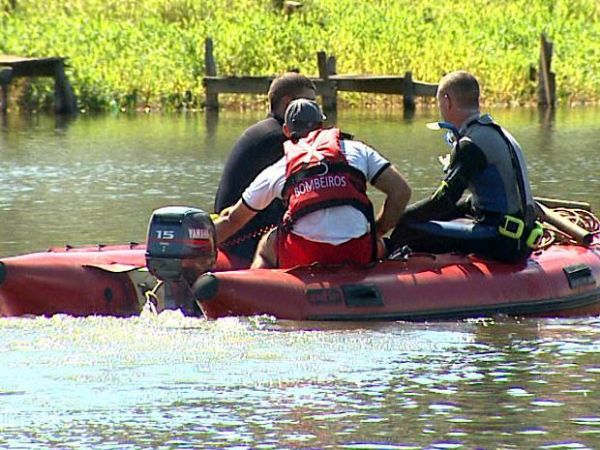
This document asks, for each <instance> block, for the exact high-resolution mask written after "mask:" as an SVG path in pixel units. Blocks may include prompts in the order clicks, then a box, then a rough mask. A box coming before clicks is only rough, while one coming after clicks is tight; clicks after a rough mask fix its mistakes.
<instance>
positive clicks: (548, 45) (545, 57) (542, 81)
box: [538, 34, 556, 108]
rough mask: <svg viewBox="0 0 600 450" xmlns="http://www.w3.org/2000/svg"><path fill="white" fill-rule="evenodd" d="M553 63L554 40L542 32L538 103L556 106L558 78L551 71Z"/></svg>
mask: <svg viewBox="0 0 600 450" xmlns="http://www.w3.org/2000/svg"><path fill="white" fill-rule="evenodd" d="M551 64H552V42H550V41H548V40H547V39H546V35H545V34H542V36H541V39H540V63H539V70H538V105H543V106H549V107H551V108H552V107H554V104H555V101H556V79H555V75H554V73H553V72H551V71H550V66H551Z"/></svg>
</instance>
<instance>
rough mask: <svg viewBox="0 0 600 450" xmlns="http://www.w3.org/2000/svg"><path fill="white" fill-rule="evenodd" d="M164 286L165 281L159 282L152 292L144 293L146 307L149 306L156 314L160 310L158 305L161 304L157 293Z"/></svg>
mask: <svg viewBox="0 0 600 450" xmlns="http://www.w3.org/2000/svg"><path fill="white" fill-rule="evenodd" d="M162 285H163V281H162V280H157V281H156V284H155V285H154V287H153V288H152V289H151V290H148V291H146V292H144V297H145V298H146V305H148V306H149V307H150V309H151V310H152V312H154V313H156V311H157V309H158V303H159V300H158V295H157V292H158V290H159V289H160V288H161V286H162Z"/></svg>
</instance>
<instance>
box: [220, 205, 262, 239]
mask: <svg viewBox="0 0 600 450" xmlns="http://www.w3.org/2000/svg"><path fill="white" fill-rule="evenodd" d="M256 213H257V211H254V210H253V209H250V208H248V206H246V205H245V204H244V202H243V201H242V199H240V200H238V202H237V203H236V204H235V205H233V206H231V207H230V208H226V209H224V210H223V212H222V213H221V215H220V216H219V217H218V218H217V219H216V220H215V230H216V235H217V245H220V244H222V243H223V242H225V241H226V240H227V239H228V238H229V237H230V236H231V235H233V234H234V233H236V232H237V231H238V230H239V229H241V228H242V227H243V226H244V225H246V224H247V223H248V222H249V221H250V219H252V218H253V217H254V216H255V215H256Z"/></svg>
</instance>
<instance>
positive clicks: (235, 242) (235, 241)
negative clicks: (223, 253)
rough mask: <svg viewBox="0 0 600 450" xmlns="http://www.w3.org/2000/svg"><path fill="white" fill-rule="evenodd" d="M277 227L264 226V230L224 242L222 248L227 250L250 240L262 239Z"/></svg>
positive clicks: (260, 229)
mask: <svg viewBox="0 0 600 450" xmlns="http://www.w3.org/2000/svg"><path fill="white" fill-rule="evenodd" d="M275 227H276V225H267V226H264V227H262V228H259V229H257V230H254V231H253V232H251V233H246V234H243V235H241V236H238V237H235V238H231V239H228V240H227V241H225V242H223V243H222V244H221V247H224V248H227V247H235V246H236V245H239V244H241V243H243V242H246V241H248V240H250V239H254V238H257V237H258V238H260V237H262V236H263V235H264V234H267V233H268V232H269V231H271V230H272V229H273V228H275Z"/></svg>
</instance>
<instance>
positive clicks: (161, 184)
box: [0, 109, 600, 450]
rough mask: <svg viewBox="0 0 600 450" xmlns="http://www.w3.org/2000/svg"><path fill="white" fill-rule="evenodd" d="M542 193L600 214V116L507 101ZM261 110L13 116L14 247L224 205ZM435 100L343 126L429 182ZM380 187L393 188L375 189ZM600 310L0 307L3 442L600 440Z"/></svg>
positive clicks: (110, 235)
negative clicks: (583, 315)
mask: <svg viewBox="0 0 600 450" xmlns="http://www.w3.org/2000/svg"><path fill="white" fill-rule="evenodd" d="M493 113H494V116H495V117H496V118H497V119H498V120H499V121H500V123H502V124H503V125H505V126H506V127H507V128H508V129H509V130H510V131H512V132H513V134H515V135H516V136H517V138H518V139H519V140H520V141H521V143H522V144H523V147H524V148H525V149H526V152H527V157H528V161H529V165H530V167H531V179H532V182H533V184H534V191H535V192H536V193H537V194H538V195H543V196H548V197H560V198H568V199H575V200H587V201H589V202H591V203H592V205H593V206H594V207H595V209H596V210H598V209H599V208H600V179H599V177H598V174H599V173H600V158H598V157H597V149H596V145H597V142H598V141H599V137H600V120H599V118H600V110H598V109H580V110H558V111H556V113H555V114H554V115H552V114H550V115H548V116H547V115H545V114H541V115H540V113H538V111H537V110H533V109H532V110H499V111H494V112H493ZM260 117H261V114H260V113H248V114H238V113H231V112H221V113H220V115H219V116H218V119H215V116H206V117H205V116H204V115H202V114H198V115H190V116H184V115H176V116H168V115H167V116H162V115H147V116H133V117H130V116H116V117H107V116H103V117H86V116H82V117H79V118H77V119H75V120H73V121H66V122H62V121H60V119H56V118H54V117H46V116H34V117H30V118H25V117H20V116H7V117H4V118H3V122H2V124H1V125H2V127H1V129H0V185H1V186H2V188H1V189H0V224H1V225H0V254H2V255H6V254H14V253H19V252H27V251H33V250H39V249H43V248H45V247H48V246H50V245H63V244H65V243H67V242H68V243H71V244H81V243H94V242H106V243H111V242H125V241H130V240H137V241H140V240H143V239H144V236H145V232H146V225H147V220H148V218H149V216H150V213H151V211H152V210H154V209H155V208H157V207H159V206H163V205H166V204H189V205H196V206H199V207H203V208H205V209H208V210H210V209H211V207H212V200H213V196H214V192H215V189H216V183H217V182H218V179H219V176H220V172H221V170H222V167H223V163H224V160H225V158H226V155H227V152H228V151H229V149H230V147H231V145H232V143H233V142H234V140H235V139H236V138H237V136H238V135H239V134H240V133H241V131H242V130H243V129H244V128H245V127H247V126H248V125H249V124H250V123H252V122H254V121H256V120H258V119H259V118H260ZM436 118H437V116H436V112H435V111H434V110H430V111H418V112H417V114H416V115H415V116H414V117H403V116H402V113H401V112H400V111H383V112H371V111H367V112H365V111H340V112H339V113H338V115H337V123H338V125H340V126H341V127H342V128H343V129H345V130H348V131H350V132H352V133H354V134H355V135H356V136H357V138H359V139H362V140H365V141H366V142H369V143H370V144H372V145H373V146H375V147H377V148H379V149H380V150H381V151H382V152H383V153H384V154H385V155H387V156H388V157H389V158H390V159H391V160H392V161H393V162H394V163H395V164H396V165H397V166H398V167H399V169H400V170H401V171H402V172H403V173H404V174H405V175H406V177H407V178H408V179H409V181H410V182H411V184H412V185H413V186H414V192H415V199H418V198H421V197H423V196H425V195H428V194H429V193H430V192H431V189H432V187H433V186H435V185H436V184H437V181H438V179H439V176H440V173H439V169H438V167H437V163H436V162H435V161H436V158H437V155H438V154H441V153H442V152H444V151H445V148H444V144H443V142H442V136H441V135H440V134H438V133H434V132H430V131H428V130H426V129H425V127H424V123H425V122H427V121H430V120H435V119H436ZM376 198H378V199H379V200H380V197H376ZM599 353H600V323H599V322H598V320H597V318H588V319H582V320H568V321H567V320H542V319H540V320H527V321H515V320H508V319H498V320H497V321H495V322H494V321H467V322H452V323H431V324H406V323H385V324H380V323H371V324H365V323H343V324H337V323H333V324H330V323H295V322H281V321H275V320H273V319H271V318H268V317H258V318H251V319H243V320H240V319H224V320H218V321H210V322H209V321H205V320H201V319H192V318H184V317H182V316H181V315H180V314H178V313H176V312H166V313H163V314H161V315H160V316H158V317H156V316H153V315H151V314H149V313H148V314H144V315H143V316H141V317H136V318H130V319H116V318H101V317H90V318H85V319H75V318H70V317H65V316H56V317H53V318H20V319H0V367H1V368H2V369H1V375H2V376H1V380H2V381H1V382H0V447H1V448H23V449H25V448H26V449H31V448H40V449H42V448H43V449H46V448H61V449H62V448H94V449H102V448H106V449H109V448H111V449H112V448H119V449H122V448H162V449H171V448H223V449H225V448H227V449H246V448H252V449H280V448H332V449H333V448H336V449H337V448H342V449H361V450H362V449H425V448H426V449H463V448H464V449H474V448H490V449H492V448H494V449H495V448H504V449H508V448H519V449H521V448H541V449H583V448H597V443H598V442H600V414H599V413H598V406H597V405H598V402H599V401H600V399H599V396H600V394H599V390H598V385H599V382H600V358H599V357H598V354H599Z"/></svg>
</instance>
